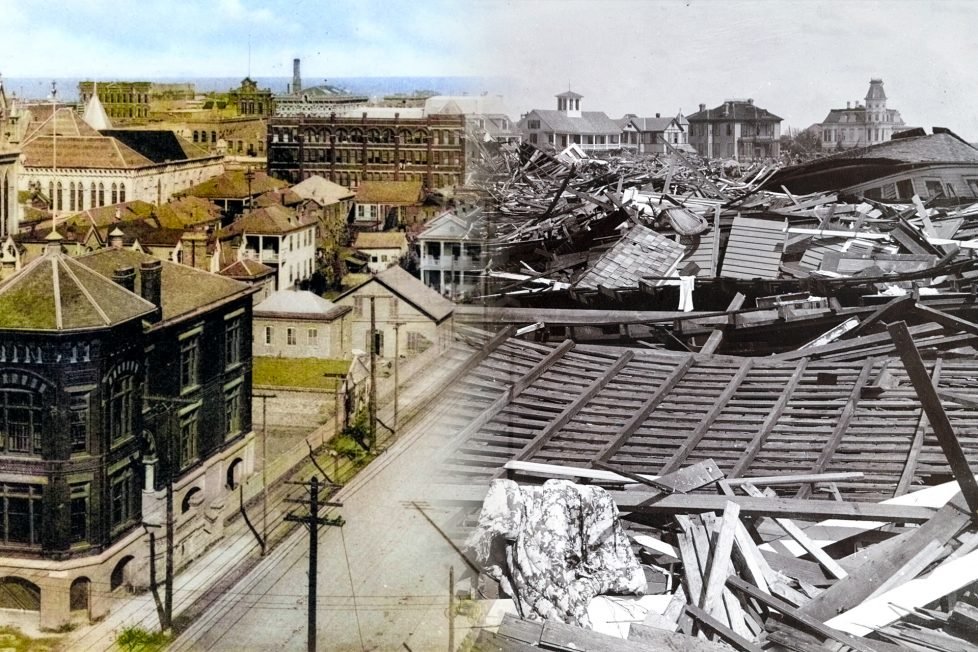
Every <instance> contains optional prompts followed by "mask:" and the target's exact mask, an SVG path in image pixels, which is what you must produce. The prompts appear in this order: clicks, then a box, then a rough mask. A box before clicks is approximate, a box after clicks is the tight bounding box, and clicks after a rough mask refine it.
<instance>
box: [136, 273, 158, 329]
mask: <svg viewBox="0 0 978 652" xmlns="http://www.w3.org/2000/svg"><path fill="white" fill-rule="evenodd" d="M139 275H140V276H141V277H142V284H141V286H140V288H139V289H140V292H139V294H140V295H141V296H142V297H143V298H144V299H146V300H147V301H149V302H150V303H152V304H153V305H154V306H156V312H154V313H153V314H152V315H151V316H150V317H148V318H147V319H149V321H152V322H157V321H159V320H160V317H161V310H162V291H161V290H162V280H163V278H162V277H163V262H162V261H160V260H144V261H143V262H141V263H140V264H139Z"/></svg>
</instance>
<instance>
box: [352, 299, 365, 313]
mask: <svg viewBox="0 0 978 652" xmlns="http://www.w3.org/2000/svg"><path fill="white" fill-rule="evenodd" d="M353 314H354V315H355V316H357V317H362V316H363V297H353Z"/></svg>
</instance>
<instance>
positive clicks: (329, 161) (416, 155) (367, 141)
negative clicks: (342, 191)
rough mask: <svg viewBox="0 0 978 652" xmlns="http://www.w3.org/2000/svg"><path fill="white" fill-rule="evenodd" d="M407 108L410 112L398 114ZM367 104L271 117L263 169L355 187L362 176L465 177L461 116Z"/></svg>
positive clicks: (436, 180)
mask: <svg viewBox="0 0 978 652" xmlns="http://www.w3.org/2000/svg"><path fill="white" fill-rule="evenodd" d="M407 111H412V113H411V114H410V115H411V117H408V116H406V115H403V114H404V113H406V112H407ZM422 113H423V112H421V111H419V110H410V109H406V110H405V111H403V112H397V111H392V110H390V109H383V108H381V109H368V110H364V111H363V112H362V113H361V114H360V115H359V116H356V117H353V116H351V115H346V116H338V115H335V114H334V115H331V116H329V117H301V116H300V117H273V118H272V119H271V120H270V121H269V127H268V144H267V147H266V150H267V152H268V173H269V174H270V175H272V176H274V177H277V178H279V179H283V180H285V181H290V182H292V183H298V182H299V181H302V180H303V179H306V178H308V177H309V176H311V175H316V174H318V175H320V176H322V177H324V178H326V179H328V180H330V181H332V182H334V183H338V184H340V185H341V186H346V187H348V188H356V187H357V186H358V185H360V183H361V182H363V181H420V182H421V183H422V184H423V185H424V187H425V188H429V189H432V188H441V187H447V186H455V185H461V184H462V183H464V181H465V116H463V115H427V116H423V115H422Z"/></svg>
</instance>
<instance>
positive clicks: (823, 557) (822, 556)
mask: <svg viewBox="0 0 978 652" xmlns="http://www.w3.org/2000/svg"><path fill="white" fill-rule="evenodd" d="M744 491H745V492H746V493H747V494H748V495H751V496H761V495H763V494H762V493H761V491H760V490H759V489H758V488H757V487H754V486H753V485H750V484H745V485H744ZM774 522H775V523H777V524H778V527H780V528H781V529H782V530H784V531H785V534H787V535H788V536H790V537H791V538H792V539H794V540H795V541H797V542H798V545H800V546H801V547H802V548H804V549H805V550H807V551H808V553H809V554H810V555H811V556H812V557H813V558H814V559H815V561H817V562H818V563H819V565H820V566H822V568H824V569H825V570H827V571H828V572H829V574H831V575H832V576H833V577H835V578H836V579H840V580H841V579H843V578H844V577H846V576H847V575H848V573H846V571H845V570H844V569H843V568H842V566H839V564H838V562H836V561H835V560H834V559H832V558H831V557H829V555H828V554H827V553H826V552H825V551H824V550H822V549H821V548H820V547H818V546H817V545H815V543H814V542H813V541H812V540H811V539H810V538H808V536H807V535H806V534H805V533H804V531H802V529H801V528H800V527H798V526H797V525H795V524H794V522H793V521H792V520H791V519H788V518H776V519H774Z"/></svg>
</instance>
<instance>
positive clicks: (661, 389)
mask: <svg viewBox="0 0 978 652" xmlns="http://www.w3.org/2000/svg"><path fill="white" fill-rule="evenodd" d="M694 360H695V358H694V357H693V356H692V355H687V356H685V357H684V359H683V360H682V362H680V363H679V364H678V365H677V366H676V367H674V368H673V370H672V371H671V372H670V373H669V375H668V376H666V377H665V379H664V380H663V381H662V384H661V385H659V386H658V387H656V389H655V391H654V392H652V394H651V395H649V397H648V398H647V399H645V402H644V403H642V406H641V407H640V408H639V409H638V411H636V412H635V414H633V415H632V416H631V417H630V418H629V419H628V421H626V422H625V425H623V426H622V428H621V430H619V431H618V432H617V433H615V436H614V437H613V438H612V439H611V440H610V441H609V442H608V443H607V444H605V446H604V447H603V448H602V449H601V450H600V451H599V452H598V454H597V455H595V456H594V459H596V460H599V461H602V462H606V461H608V460H609V459H611V457H612V456H614V454H615V453H617V452H618V449H619V448H621V447H622V446H623V445H624V444H625V442H626V441H628V438H629V437H631V436H632V435H633V434H634V433H635V431H636V430H638V429H639V427H641V425H642V424H643V423H645V420H646V419H647V418H648V416H649V415H650V414H651V413H652V411H653V410H654V409H655V408H656V407H657V406H658V405H659V403H661V402H662V400H663V399H664V398H666V396H668V395H669V392H671V391H672V390H673V389H674V388H675V387H676V385H678V384H679V381H681V380H682V379H683V376H685V375H686V372H687V371H689V370H690V368H692V366H693V362H694Z"/></svg>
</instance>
